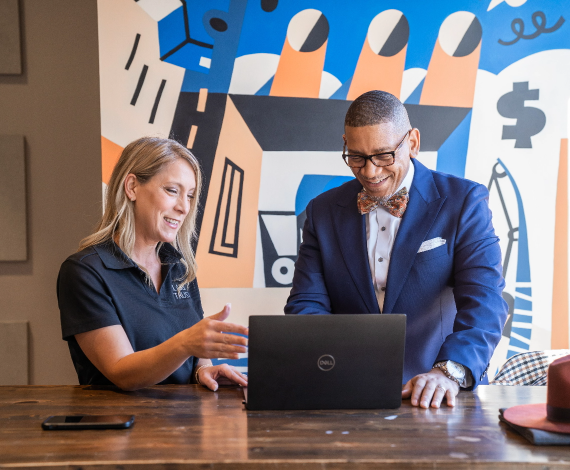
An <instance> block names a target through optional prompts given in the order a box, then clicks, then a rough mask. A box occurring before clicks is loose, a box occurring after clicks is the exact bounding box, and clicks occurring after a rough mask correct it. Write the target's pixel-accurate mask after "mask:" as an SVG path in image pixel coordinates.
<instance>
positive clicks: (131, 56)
mask: <svg viewBox="0 0 570 470" xmlns="http://www.w3.org/2000/svg"><path fill="white" fill-rule="evenodd" d="M136 1H138V0H135V2H136ZM140 39H141V35H140V34H139V33H137V35H136V37H135V43H134V44H133V48H132V50H131V55H130V56H129V60H128V61H127V65H125V70H129V69H130V68H131V64H132V63H133V59H134V58H135V54H136V53H137V48H138V47H139V41H140Z"/></svg>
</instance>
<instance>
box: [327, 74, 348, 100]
mask: <svg viewBox="0 0 570 470" xmlns="http://www.w3.org/2000/svg"><path fill="white" fill-rule="evenodd" d="M351 83H352V77H350V78H349V79H348V80H347V81H346V82H344V83H343V84H342V85H341V86H340V88H339V89H338V90H337V91H335V92H334V93H333V94H332V95H331V97H330V98H329V100H345V99H346V96H347V95H348V90H350V84H351Z"/></svg>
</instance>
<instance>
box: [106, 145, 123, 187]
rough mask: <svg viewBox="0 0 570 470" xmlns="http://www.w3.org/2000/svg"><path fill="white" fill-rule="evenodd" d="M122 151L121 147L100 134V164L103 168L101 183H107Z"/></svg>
mask: <svg viewBox="0 0 570 470" xmlns="http://www.w3.org/2000/svg"><path fill="white" fill-rule="evenodd" d="M122 152H123V147H121V146H120V145H117V144H116V143H115V142H112V141H110V140H109V139H106V138H105V137H103V136H101V160H102V161H101V166H102V170H103V183H105V184H109V180H110V179H111V174H112V173H113V169H114V168H115V165H116V164H117V162H118V161H119V157H120V156H121V153H122Z"/></svg>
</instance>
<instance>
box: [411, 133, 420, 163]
mask: <svg viewBox="0 0 570 470" xmlns="http://www.w3.org/2000/svg"><path fill="white" fill-rule="evenodd" d="M409 143H410V157H411V158H417V157H418V154H419V153H420V130H419V129H417V128H415V127H414V128H413V129H412V130H411V131H410V137H409Z"/></svg>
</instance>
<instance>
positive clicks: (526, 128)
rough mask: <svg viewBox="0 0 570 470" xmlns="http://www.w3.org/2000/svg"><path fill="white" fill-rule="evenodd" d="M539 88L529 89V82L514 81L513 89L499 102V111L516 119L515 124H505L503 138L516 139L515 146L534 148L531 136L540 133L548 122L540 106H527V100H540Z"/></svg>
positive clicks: (502, 114) (507, 116) (504, 115)
mask: <svg viewBox="0 0 570 470" xmlns="http://www.w3.org/2000/svg"><path fill="white" fill-rule="evenodd" d="M538 94H539V90H529V89H528V82H519V83H513V91H509V92H508V93H505V94H504V95H503V96H501V97H500V98H499V101H498V102H497V111H499V114H500V115H501V116H503V117H506V118H511V119H516V120H517V123H516V124H515V125H514V126H503V137H502V139H503V140H507V139H515V148H517V149H530V148H532V142H531V141H530V138H531V136H533V135H536V134H538V133H539V132H540V131H541V130H542V129H544V125H545V124H546V116H545V114H544V113H543V112H542V111H541V110H540V109H538V108H532V107H529V106H525V105H524V102H525V101H535V100H538Z"/></svg>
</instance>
